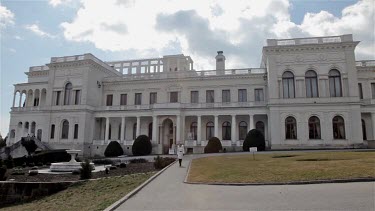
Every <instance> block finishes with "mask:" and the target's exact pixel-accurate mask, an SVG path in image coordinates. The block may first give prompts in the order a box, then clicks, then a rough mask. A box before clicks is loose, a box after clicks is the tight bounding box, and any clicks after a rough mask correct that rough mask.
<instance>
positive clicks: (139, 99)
mask: <svg viewBox="0 0 375 211" xmlns="http://www.w3.org/2000/svg"><path fill="white" fill-rule="evenodd" d="M141 104H142V93H135V98H134V105H141Z"/></svg>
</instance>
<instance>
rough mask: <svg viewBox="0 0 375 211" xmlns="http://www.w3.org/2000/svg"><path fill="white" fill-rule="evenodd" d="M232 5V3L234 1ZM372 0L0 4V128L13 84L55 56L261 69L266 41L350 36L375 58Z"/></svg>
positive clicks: (363, 54)
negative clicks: (216, 61)
mask: <svg viewBox="0 0 375 211" xmlns="http://www.w3.org/2000/svg"><path fill="white" fill-rule="evenodd" d="M233 2H235V3H233ZM374 18H375V17H374V1H371V0H366V1H351V0H341V1H323V0H318V1H313V0H309V1H308V0H303V1H296V0H294V1H293V0H292V1H287V0H275V1H268V0H263V1H178V0H172V1H165V0H163V1H143V0H140V1H136V2H135V1H132V0H124V1H122V0H106V1H97V0H50V1H6V0H5V1H4V0H2V1H1V6H0V29H1V57H0V63H1V64H0V70H1V74H0V83H1V85H0V106H1V108H0V120H1V127H0V131H1V134H2V135H5V134H7V132H8V126H9V111H10V107H11V104H12V100H13V91H14V87H13V84H15V83H24V82H27V77H26V75H25V74H24V72H27V71H28V68H29V67H30V66H38V65H44V64H46V63H48V62H49V60H50V57H52V56H64V55H76V54H82V53H87V52H90V53H92V54H94V55H95V56H96V57H98V58H100V59H102V60H104V61H109V60H121V59H131V58H140V57H141V58H145V57H158V56H162V55H167V54H179V53H184V54H186V55H190V56H192V59H193V60H194V61H195V64H196V65H195V67H196V68H197V69H210V68H213V58H214V56H215V52H216V51H217V50H223V51H224V53H225V54H226V56H227V59H228V65H227V66H228V67H229V68H236V67H248V66H250V67H257V66H259V62H260V56H261V47H262V46H263V45H264V43H265V41H266V39H267V38H289V37H302V36H326V35H337V34H347V33H352V34H353V35H354V38H355V39H356V40H359V41H361V44H360V45H359V46H358V48H357V51H356V56H357V60H359V59H374V55H375V52H374V51H375V47H374Z"/></svg>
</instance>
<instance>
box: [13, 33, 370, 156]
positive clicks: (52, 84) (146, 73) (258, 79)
mask: <svg viewBox="0 0 375 211" xmlns="http://www.w3.org/2000/svg"><path fill="white" fill-rule="evenodd" d="M358 43H359V42H358V41H353V38H352V35H341V36H330V37H309V38H296V39H268V40H267V46H264V47H263V51H262V60H261V64H260V67H257V68H243V69H226V68H225V59H226V58H225V56H224V54H223V52H222V51H218V54H217V56H216V57H215V59H216V69H215V70H199V71H198V70H195V69H194V66H193V60H192V59H191V58H190V57H189V56H185V55H183V54H179V55H168V56H163V57H162V58H151V59H136V60H126V61H111V62H103V61H101V60H100V59H98V58H96V57H95V56H93V55H92V54H84V55H76V56H66V57H52V58H51V61H50V63H48V64H46V65H44V66H36V67H30V69H29V71H28V72H26V75H27V77H28V82H27V83H19V84H15V85H14V99H13V107H12V108H11V112H10V116H11V117H10V124H9V143H8V144H12V143H15V142H17V141H19V140H20V139H21V137H24V136H27V135H28V134H29V135H30V136H33V135H35V136H36V137H37V138H38V139H40V140H41V141H42V142H45V143H46V144H47V145H49V146H50V147H52V148H55V149H70V148H75V149H80V150H82V152H83V155H84V156H91V157H93V156H103V153H104V150H105V148H106V146H107V145H108V143H109V142H110V141H118V142H119V143H120V144H121V145H122V146H123V148H124V151H125V153H126V154H131V146H132V144H133V141H134V139H135V137H137V136H138V135H142V134H144V135H148V136H149V137H150V138H151V140H152V141H151V142H152V145H153V153H155V154H168V153H170V152H171V151H173V149H174V148H175V146H176V144H179V143H184V146H185V148H186V150H187V152H190V153H201V152H203V148H204V146H205V145H206V144H207V140H208V139H209V138H210V137H212V136H216V137H218V138H219V139H220V140H221V142H222V145H223V148H225V149H226V151H239V150H242V142H243V140H244V138H245V136H246V133H247V132H248V131H249V130H250V129H253V128H256V129H258V130H260V131H262V133H263V134H264V136H265V139H266V146H267V147H268V148H270V149H311V148H357V147H365V146H366V144H367V142H366V141H365V140H374V139H375V61H356V60H355V54H354V49H355V48H356V46H357V44H358Z"/></svg>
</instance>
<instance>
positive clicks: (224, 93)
mask: <svg viewBox="0 0 375 211" xmlns="http://www.w3.org/2000/svg"><path fill="white" fill-rule="evenodd" d="M222 102H223V103H229V102H230V90H229V89H227V90H223V91H222Z"/></svg>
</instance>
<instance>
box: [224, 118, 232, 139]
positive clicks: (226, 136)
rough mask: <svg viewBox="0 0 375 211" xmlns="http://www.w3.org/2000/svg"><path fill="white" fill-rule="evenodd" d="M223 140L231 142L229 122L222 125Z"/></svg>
mask: <svg viewBox="0 0 375 211" xmlns="http://www.w3.org/2000/svg"><path fill="white" fill-rule="evenodd" d="M222 135H223V140H231V131H230V122H224V123H223V125H222Z"/></svg>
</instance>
